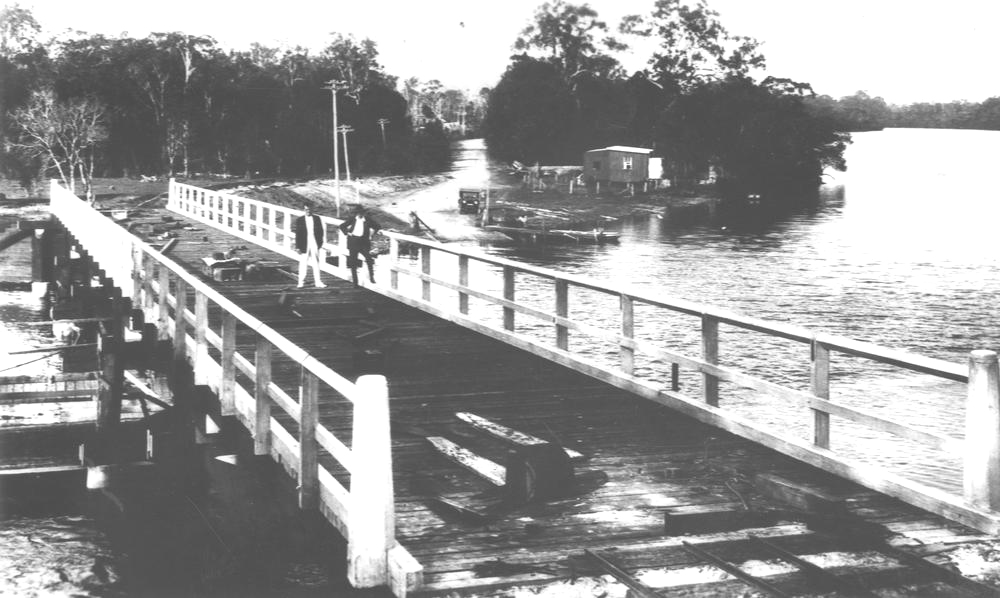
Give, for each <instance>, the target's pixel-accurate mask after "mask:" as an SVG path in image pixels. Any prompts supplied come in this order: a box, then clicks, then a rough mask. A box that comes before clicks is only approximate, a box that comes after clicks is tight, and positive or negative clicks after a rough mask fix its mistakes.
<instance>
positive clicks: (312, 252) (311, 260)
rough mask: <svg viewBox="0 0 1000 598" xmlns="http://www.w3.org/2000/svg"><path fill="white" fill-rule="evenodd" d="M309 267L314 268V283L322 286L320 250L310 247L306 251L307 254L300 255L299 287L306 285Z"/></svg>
mask: <svg viewBox="0 0 1000 598" xmlns="http://www.w3.org/2000/svg"><path fill="white" fill-rule="evenodd" d="M309 266H312V267H313V282H315V283H316V284H317V285H319V284H320V280H319V249H318V248H316V247H309V248H308V249H306V251H305V253H300V254H299V285H300V286H301V285H303V284H305V283H306V273H307V272H308V270H309Z"/></svg>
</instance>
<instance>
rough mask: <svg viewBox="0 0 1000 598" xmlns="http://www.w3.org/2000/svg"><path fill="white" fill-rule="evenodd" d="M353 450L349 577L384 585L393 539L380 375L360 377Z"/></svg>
mask: <svg viewBox="0 0 1000 598" xmlns="http://www.w3.org/2000/svg"><path fill="white" fill-rule="evenodd" d="M357 386H358V396H359V398H360V400H356V401H355V402H354V430H353V435H352V438H353V439H354V440H353V448H352V452H353V453H354V454H355V455H357V456H358V457H359V459H358V462H359V463H360V462H361V458H363V459H364V466H363V467H360V468H359V469H358V470H357V471H352V472H351V507H350V511H349V516H348V521H347V526H348V538H350V543H349V545H348V547H347V558H348V560H347V576H348V580H349V581H350V582H351V585H353V586H354V587H356V588H368V587H373V586H378V585H382V584H385V583H387V582H388V558H387V556H388V550H389V549H390V548H392V543H393V538H395V535H396V529H395V528H396V523H395V517H396V516H395V506H394V494H393V488H392V439H391V437H390V434H389V391H388V387H387V385H386V381H385V377H383V376H361V377H360V378H358V382H357Z"/></svg>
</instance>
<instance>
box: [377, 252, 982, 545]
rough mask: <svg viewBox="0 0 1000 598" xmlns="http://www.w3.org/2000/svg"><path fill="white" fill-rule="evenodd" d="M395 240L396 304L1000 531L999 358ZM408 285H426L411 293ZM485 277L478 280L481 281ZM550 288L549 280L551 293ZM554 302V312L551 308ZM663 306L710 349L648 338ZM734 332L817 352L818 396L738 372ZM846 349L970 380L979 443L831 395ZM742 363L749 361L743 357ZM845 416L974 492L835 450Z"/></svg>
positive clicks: (972, 429) (812, 383)
mask: <svg viewBox="0 0 1000 598" xmlns="http://www.w3.org/2000/svg"><path fill="white" fill-rule="evenodd" d="M388 234H389V236H390V237H391V238H392V244H391V249H390V257H391V267H390V269H391V276H390V288H389V289H387V290H382V289H379V290H380V291H381V292H384V293H385V294H386V295H388V296H390V297H393V298H395V299H397V300H399V301H402V302H404V303H407V304H409V305H412V306H415V307H418V308H420V309H422V310H424V311H427V312H430V313H433V314H435V315H437V316H439V317H442V318H445V319H448V320H450V321H452V322H455V323H457V324H461V325H463V326H465V327H467V328H471V329H473V330H476V331H478V332H480V333H482V334H486V335H489V336H492V337H494V338H497V339H499V340H502V341H505V342H507V343H509V344H511V345H514V346H517V347H520V348H522V349H524V350H527V351H530V352H532V353H535V354H537V355H540V356H543V357H546V358H548V359H550V360H552V361H555V362H557V363H561V364H563V365H566V366H568V367H570V368H573V369H575V370H577V371H580V372H583V373H585V374H588V375H591V376H593V377H595V378H598V379H600V380H604V381H606V382H609V383H611V384H613V385H615V386H618V387H619V388H622V389H625V390H629V391H631V392H633V393H635V394H638V395H641V396H643V397H646V398H648V399H650V400H653V401H655V402H657V403H661V404H663V405H665V406H667V407H670V408H673V409H676V410H678V411H681V412H683V413H685V414H688V415H690V416H692V417H694V418H696V419H698V420H701V421H703V422H706V423H709V424H712V425H715V426H718V427H720V428H723V429H725V430H728V431H730V432H733V433H735V434H737V435H740V436H743V437H745V438H749V439H751V440H754V441H756V442H758V443H760V444H763V445H765V446H768V447H771V448H773V449H776V450H778V451H780V452H782V453H784V454H787V455H790V456H792V457H795V458H797V459H799V460H801V461H804V462H806V463H809V464H811V465H815V466H817V467H820V468H822V469H825V470H827V471H830V472H832V473H835V474H837V475H840V476H842V477H845V478H847V479H850V480H853V481H855V482H858V483H860V484H862V485H864V486H867V487H869V488H872V489H874V490H878V491H881V492H884V493H886V494H889V495H891V496H895V497H897V498H900V499H902V500H904V501H906V502H909V503H911V504H914V505H916V506H919V507H922V508H924V509H927V510H929V511H931V512H934V513H938V514H941V515H944V516H946V517H948V518H951V519H953V520H957V521H960V522H962V523H965V524H967V525H970V526H972V527H976V528H978V529H982V530H984V531H989V532H991V533H997V532H998V531H1000V512H998V510H1000V434H998V433H997V430H998V429H1000V419H998V407H1000V391H998V381H997V379H998V367H997V355H996V354H995V353H994V352H992V351H973V352H972V353H971V355H970V358H969V363H968V365H967V366H962V365H958V364H954V363H951V362H946V361H942V360H939V359H933V358H929V357H924V356H920V355H916V354H913V353H908V352H903V351H898V350H894V349H889V348H886V347H881V346H878V345H874V344H871V343H866V342H861V341H857V340H853V339H849V338H846V337H842V336H837V335H832V334H825V333H820V332H815V331H812V330H809V329H806V328H803V327H799V326H793V325H788V324H783V323H777V322H769V321H765V320H761V319H757V318H753V317H749V316H745V315H741V314H738V313H733V312H730V311H727V310H723V309H720V308H717V307H713V306H709V305H703V304H698V303H694V302H689V301H685V300H681V299H675V298H670V297H669V296H665V295H663V294H660V293H657V292H655V291H652V290H647V289H639V288H631V287H627V286H624V285H616V284H612V283H608V282H605V281H600V280H595V279H593V278H585V277H580V276H575V275H572V274H567V273H563V272H559V271H556V270H552V269H547V268H540V267H534V266H530V265H527V264H523V263H519V262H516V261H512V260H508V259H505V258H501V257H494V256H489V255H485V254H482V253H480V252H476V251H471V250H468V249H464V248H460V247H456V246H451V245H447V244H441V243H437V242H434V241H428V240H425V239H418V238H414V237H410V236H405V235H399V234H396V233H388ZM401 247H405V248H406V249H405V251H403V252H401V250H400V248H401ZM413 255H416V256H417V258H416V259H415V260H414V259H413V258H410V257H407V256H413ZM443 258H447V261H448V262H450V264H449V266H448V267H444V268H437V267H436V265H437V262H438V261H440V260H442V259H443ZM404 278H408V279H410V281H411V282H412V283H413V284H409V285H407V284H405V280H404ZM473 278H475V283H472V282H470V281H472V279H473ZM529 278H530V279H534V280H532V281H531V283H530V284H524V283H521V284H522V285H523V286H519V282H521V281H522V279H529ZM539 280H541V281H546V282H547V283H548V284H547V285H540V284H538V281H539ZM521 288H524V289H530V292H531V297H526V298H525V299H521V298H520V297H519V294H518V290H519V289H521ZM539 289H542V290H539ZM583 292H586V293H590V294H595V293H596V294H597V295H603V296H604V297H605V298H607V299H608V301H607V302H606V303H607V304H611V305H614V304H617V309H613V311H614V312H615V313H612V314H610V315H609V316H608V319H610V322H608V321H604V322H595V321H594V315H593V313H592V312H589V311H588V312H587V313H586V314H583V313H581V314H579V315H576V316H574V315H572V314H571V310H570V297H571V296H573V295H574V294H576V293H583ZM539 295H541V297H539ZM470 299H472V300H475V301H477V302H478V304H477V306H476V307H477V309H476V310H475V314H474V316H473V315H470ZM546 303H547V304H548V307H545V306H544V304H546ZM483 305H485V306H486V307H485V308H484V307H482V306H483ZM490 307H492V308H493V310H495V311H493V312H492V316H495V317H491V313H490V311H489V308H490ZM609 311H612V310H609ZM651 311H652V312H663V311H666V312H670V313H671V314H673V315H674V316H683V318H681V319H680V320H677V319H676V318H675V320H671V322H672V325H676V324H677V323H682V322H681V320H683V319H684V318H687V321H688V324H689V327H690V328H692V329H693V330H694V333H695V335H697V336H698V337H699V340H700V352H699V354H690V353H684V352H683V351H682V350H678V349H674V348H671V347H667V346H664V345H663V344H661V343H660V342H655V341H651V340H649V339H644V338H639V337H638V336H637V334H636V331H637V327H638V326H639V324H640V316H639V314H640V313H642V314H647V315H648V314H649V313H650V312H651ZM720 325H726V326H729V327H733V328H736V329H740V330H743V331H749V332H754V333H762V334H764V335H766V336H768V337H771V338H772V339H785V340H786V341H792V342H793V343H795V344H798V345H800V346H803V347H804V348H805V349H806V351H804V352H802V354H804V355H805V354H808V355H809V358H808V361H807V362H806V364H805V365H807V367H808V370H809V389H808V390H801V389H797V388H793V387H791V386H789V385H787V384H780V383H776V382H773V381H770V380H767V379H764V378H763V377H761V376H759V375H755V374H753V373H750V372H748V371H744V370H742V369H739V368H737V367H734V366H728V365H727V366H724V365H720V360H719V356H720V334H719V330H720ZM540 327H548V328H549V329H550V333H549V334H548V335H541V334H539V328H540ZM574 336H580V337H581V338H582V339H584V342H583V343H579V344H578V345H577V346H574V345H573V343H571V339H572V338H573V337H574ZM602 353H603V354H605V355H607V354H610V353H614V354H617V359H616V361H617V363H616V364H614V365H608V364H607V362H606V361H607V360H604V361H601V360H599V359H596V358H595V355H601V354H602ZM834 354H840V355H842V356H851V357H853V358H861V359H864V360H869V361H871V362H875V363H878V364H882V366H884V367H887V368H889V369H896V370H904V371H910V372H918V373H921V374H926V375H929V376H931V377H933V378H936V379H939V380H948V381H953V382H957V383H962V384H965V385H966V386H967V390H966V396H967V403H966V414H967V415H966V427H965V439H964V440H962V439H958V438H954V437H951V436H949V435H945V434H941V433H936V432H931V431H927V430H923V429H920V428H919V427H915V426H913V425H910V424H908V423H905V422H903V421H900V420H899V419H895V418H892V417H887V416H884V415H880V414H878V413H875V412H871V411H868V410H865V409H861V408H857V407H852V406H849V405H846V404H843V403H838V402H837V401H836V400H834V399H831V396H830V395H831V393H830V378H831V356H832V355H834ZM640 356H642V357H643V358H644V359H645V360H646V362H647V363H652V364H654V367H655V364H659V367H660V368H661V369H663V370H666V369H667V368H668V367H669V369H670V374H669V376H670V383H669V385H666V384H663V383H662V382H659V381H656V380H652V379H650V377H649V376H643V375H640V374H638V373H637V370H636V362H637V360H638V359H639V357H640ZM732 361H735V362H738V361H739V359H738V356H737V358H736V359H733V360H732ZM647 370H648V368H647ZM681 370H684V371H687V372H694V373H696V374H698V375H699V376H700V377H701V384H700V385H698V386H699V390H700V394H699V396H690V395H688V394H684V393H682V392H680V390H679V386H678V384H677V380H678V376H679V372H680V371H681ZM720 382H725V383H731V384H732V385H735V386H737V387H742V388H745V389H751V390H753V391H756V392H759V393H762V394H764V395H767V396H769V397H771V398H776V399H778V400H779V402H780V403H782V404H785V405H788V404H796V405H798V406H801V407H803V408H805V409H806V410H807V412H808V413H811V414H812V421H811V427H812V440H811V442H810V441H804V440H802V439H801V438H796V437H793V436H791V435H789V434H787V433H786V432H784V431H782V430H777V429H775V428H774V426H768V425H765V424H761V423H758V422H757V421H753V420H751V419H748V418H745V417H742V416H740V415H739V414H737V413H735V412H734V411H733V410H730V409H727V408H726V407H725V405H724V402H723V401H721V400H720V399H721V397H720ZM899 411H900V412H902V411H905V409H900V410H899ZM833 417H837V418H841V419H842V420H847V421H850V422H852V423H853V424H858V425H861V426H864V427H865V428H866V429H867V430H868V433H869V434H871V435H874V436H875V437H876V438H879V439H885V440H888V439H890V438H892V437H896V438H902V439H905V440H907V441H912V442H915V443H917V444H919V445H922V446H924V447H926V448H928V449H930V450H932V451H936V452H938V453H939V454H942V455H951V456H953V457H955V458H957V459H959V460H961V462H962V463H963V468H964V479H963V483H964V493H963V495H962V496H957V495H954V494H951V493H948V492H945V491H942V490H940V489H938V488H934V487H930V486H927V485H926V484H923V483H920V482H917V481H914V480H911V479H908V478H906V477H904V476H902V475H899V474H897V473H894V472H893V471H890V470H889V469H887V468H885V467H879V466H874V465H870V464H868V463H865V462H862V461H858V460H856V459H852V458H850V457H847V456H845V455H844V454H843V452H842V451H841V452H838V451H837V450H835V449H834V448H832V444H831V436H832V435H833V434H834V431H835V428H834V426H833V425H832V424H831V419H832V418H833Z"/></svg>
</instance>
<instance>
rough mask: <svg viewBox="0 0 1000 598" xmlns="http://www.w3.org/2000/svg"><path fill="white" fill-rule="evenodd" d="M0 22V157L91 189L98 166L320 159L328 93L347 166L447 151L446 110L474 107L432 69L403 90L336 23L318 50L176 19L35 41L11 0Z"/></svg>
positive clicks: (436, 159)
mask: <svg viewBox="0 0 1000 598" xmlns="http://www.w3.org/2000/svg"><path fill="white" fill-rule="evenodd" d="M0 30H2V43H0V80H2V81H3V86H2V87H3V89H2V91H0V119H2V120H0V141H2V144H0V147H2V151H3V161H2V166H0V168H2V170H3V172H2V174H3V175H4V176H7V177H11V178H13V177H16V178H18V179H20V180H21V181H22V182H24V183H29V184H30V182H31V181H32V180H34V179H37V178H39V177H41V176H45V175H46V174H50V175H51V174H56V175H58V176H61V177H63V179H64V180H65V181H66V182H67V184H69V185H71V186H75V185H76V183H77V181H80V182H82V184H83V186H84V187H85V188H86V190H87V191H88V192H89V184H90V179H91V178H93V177H94V176H127V177H134V176H139V175H168V176H173V175H178V176H192V175H194V174H195V173H213V174H223V175H232V176H256V175H260V176H285V177H295V176H316V175H320V174H323V173H328V172H331V171H332V170H333V143H334V141H333V140H334V136H333V131H332V126H333V111H334V101H335V102H336V112H337V121H338V125H341V126H345V125H346V126H347V128H348V130H346V131H345V133H346V135H345V134H344V133H341V134H340V135H338V136H337V140H338V142H339V143H340V146H339V148H340V149H339V154H340V156H339V157H340V164H339V167H340V172H341V173H342V174H343V173H345V172H346V170H347V169H350V170H351V171H352V172H354V173H409V172H426V171H436V170H440V169H443V168H445V167H447V166H448V164H450V161H451V154H450V146H449V137H450V136H452V135H454V134H455V128H456V127H454V125H452V124H451V123H454V122H458V121H461V122H462V123H463V124H467V126H466V127H464V128H465V129H466V130H468V129H469V128H474V127H475V126H476V124H477V123H478V122H480V121H481V120H482V113H483V101H482V100H481V98H480V97H478V96H477V97H473V98H467V97H466V96H465V94H464V93H462V92H459V91H456V90H451V89H447V88H446V87H445V86H444V85H442V84H441V83H440V82H439V81H427V82H421V81H419V80H417V79H412V78H411V79H408V80H406V81H405V82H404V84H403V85H402V86H401V87H402V91H400V90H398V89H397V87H398V85H397V83H398V81H397V78H396V77H394V76H392V75H390V74H388V73H387V72H386V71H385V69H384V68H383V67H382V65H381V64H380V63H379V56H378V49H377V47H376V44H375V43H374V42H372V41H371V40H368V39H365V40H361V41H358V40H356V39H354V38H353V37H351V36H345V35H341V34H331V39H330V43H329V44H328V45H327V46H326V47H325V48H323V49H322V50H320V51H319V52H315V53H313V52H310V51H309V50H308V49H306V48H302V47H295V48H290V49H278V48H269V47H265V46H262V45H259V44H254V45H252V46H251V47H250V49H249V50H246V51H233V50H225V49H223V48H221V47H219V46H218V45H217V44H216V42H215V41H214V40H213V39H212V38H211V37H207V36H195V35H188V34H185V33H177V32H170V33H154V34H152V35H150V36H148V37H145V38H133V37H127V36H122V37H107V36H104V35H88V34H81V33H78V34H76V35H74V36H71V37H68V38H66V39H52V40H48V41H42V40H41V39H40V31H41V28H40V26H39V24H38V22H37V21H36V20H35V18H34V17H33V15H32V14H31V12H30V11H29V10H27V9H24V8H21V7H19V6H18V5H13V6H8V7H5V8H3V9H2V11H0ZM331 88H334V89H331ZM334 98H336V99H335V100H334ZM345 137H346V139H345ZM345 150H346V151H345Z"/></svg>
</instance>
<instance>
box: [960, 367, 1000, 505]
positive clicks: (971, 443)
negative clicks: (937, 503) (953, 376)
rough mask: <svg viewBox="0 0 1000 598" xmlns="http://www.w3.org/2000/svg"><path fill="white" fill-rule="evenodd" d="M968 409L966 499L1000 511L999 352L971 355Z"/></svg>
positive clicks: (966, 411)
mask: <svg viewBox="0 0 1000 598" xmlns="http://www.w3.org/2000/svg"><path fill="white" fill-rule="evenodd" d="M968 392H969V397H968V401H967V402H966V407H965V471H964V476H963V479H964V482H965V499H966V500H967V501H968V502H969V503H971V504H973V505H975V506H978V507H984V508H987V509H993V510H1000V368H998V366H997V354H996V352H995V351H973V352H971V353H970V354H969V387H968Z"/></svg>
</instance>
